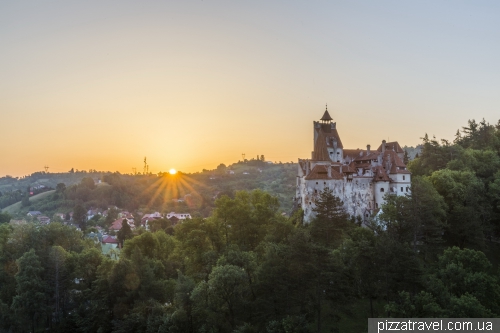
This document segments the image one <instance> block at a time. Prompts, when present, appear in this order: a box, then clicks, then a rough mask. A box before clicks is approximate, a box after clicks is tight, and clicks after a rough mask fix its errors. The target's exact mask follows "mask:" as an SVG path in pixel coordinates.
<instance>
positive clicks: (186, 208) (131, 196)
mask: <svg viewBox="0 0 500 333" xmlns="http://www.w3.org/2000/svg"><path fill="white" fill-rule="evenodd" d="M296 170H297V165H296V164H293V163H285V164H272V163H267V162H263V161H259V160H250V161H247V160H246V161H242V162H238V163H235V164H232V165H229V166H227V167H226V166H224V165H222V164H221V165H220V166H219V167H218V168H217V169H214V170H204V171H203V172H199V173H193V174H184V173H182V172H179V173H177V174H176V175H174V176H172V175H170V174H168V173H167V174H158V175H152V174H150V175H140V174H139V175H122V174H119V173H111V172H74V173H58V174H51V173H36V174H33V175H30V176H27V177H23V178H21V179H15V178H8V177H4V178H2V179H0V184H1V185H0V186H2V191H3V196H0V204H1V203H2V202H3V203H4V204H3V206H4V207H5V210H6V211H8V212H9V213H10V214H11V215H13V216H14V217H22V216H24V215H25V214H26V213H27V212H28V210H39V211H41V212H43V213H44V214H46V215H47V216H52V215H53V214H54V213H67V212H70V211H72V210H73V208H74V207H75V206H76V205H77V204H80V205H83V206H84V208H86V209H90V208H101V209H106V208H108V207H110V206H117V207H119V208H123V209H127V210H129V211H132V212H136V211H140V212H144V213H147V212H151V211H160V212H170V211H183V212H186V213H190V214H192V215H193V216H203V217H206V216H208V215H209V214H210V213H211V211H212V210H213V208H214V204H215V200H216V199H217V198H219V197H221V196H222V195H224V194H225V195H228V196H230V197H233V196H234V194H235V193H236V192H237V191H239V190H253V189H261V190H264V191H266V192H269V193H270V194H271V195H273V196H276V197H277V198H278V200H279V203H280V210H281V211H283V212H286V213H289V212H290V211H291V208H292V198H293V196H294V195H295V176H296ZM58 184H64V188H62V189H61V190H60V191H54V190H52V191H50V192H47V193H44V195H40V196H34V197H31V199H30V202H31V205H30V206H26V207H21V204H20V200H21V199H22V198H23V196H24V195H25V193H26V189H27V188H30V187H31V188H32V187H34V186H40V185H43V190H46V189H48V188H56V187H57V186H58ZM59 186H61V185H59ZM51 194H52V195H51ZM16 199H17V200H16ZM2 200H3V201H2ZM12 202H15V203H14V204H12ZM1 207H2V205H0V208H1Z"/></svg>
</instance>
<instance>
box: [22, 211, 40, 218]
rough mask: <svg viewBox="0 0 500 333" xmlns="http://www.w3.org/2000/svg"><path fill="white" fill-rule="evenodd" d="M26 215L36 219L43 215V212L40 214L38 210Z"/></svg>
mask: <svg viewBox="0 0 500 333" xmlns="http://www.w3.org/2000/svg"><path fill="white" fill-rule="evenodd" d="M26 215H28V216H31V217H35V216H39V215H42V212H39V211H38V210H34V211H29V212H28V214H26Z"/></svg>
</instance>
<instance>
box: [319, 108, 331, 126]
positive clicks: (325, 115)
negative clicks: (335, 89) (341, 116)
mask: <svg viewBox="0 0 500 333" xmlns="http://www.w3.org/2000/svg"><path fill="white" fill-rule="evenodd" d="M320 120H321V121H322V122H324V123H329V122H331V121H332V120H333V118H332V117H331V116H330V114H329V113H328V103H327V104H326V109H325V113H323V117H321V119H320Z"/></svg>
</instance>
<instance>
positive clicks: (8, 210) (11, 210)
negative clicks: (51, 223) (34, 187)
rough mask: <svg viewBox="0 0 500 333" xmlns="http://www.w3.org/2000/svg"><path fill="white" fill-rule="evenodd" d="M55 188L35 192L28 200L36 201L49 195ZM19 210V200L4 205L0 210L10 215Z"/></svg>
mask: <svg viewBox="0 0 500 333" xmlns="http://www.w3.org/2000/svg"><path fill="white" fill-rule="evenodd" d="M55 191H56V190H52V191H47V192H43V193H40V194H37V195H34V196H32V197H31V198H30V201H31V202H35V201H38V200H40V199H43V198H45V197H46V196H48V195H51V194H52V193H54V192H55ZM20 210H21V201H19V202H16V203H15V204H12V205H10V206H7V207H5V208H4V209H2V212H6V213H9V214H11V215H13V214H15V213H17V212H18V211H20Z"/></svg>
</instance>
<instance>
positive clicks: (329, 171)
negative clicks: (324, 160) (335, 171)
mask: <svg viewBox="0 0 500 333" xmlns="http://www.w3.org/2000/svg"><path fill="white" fill-rule="evenodd" d="M328 178H332V165H331V164H328Z"/></svg>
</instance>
